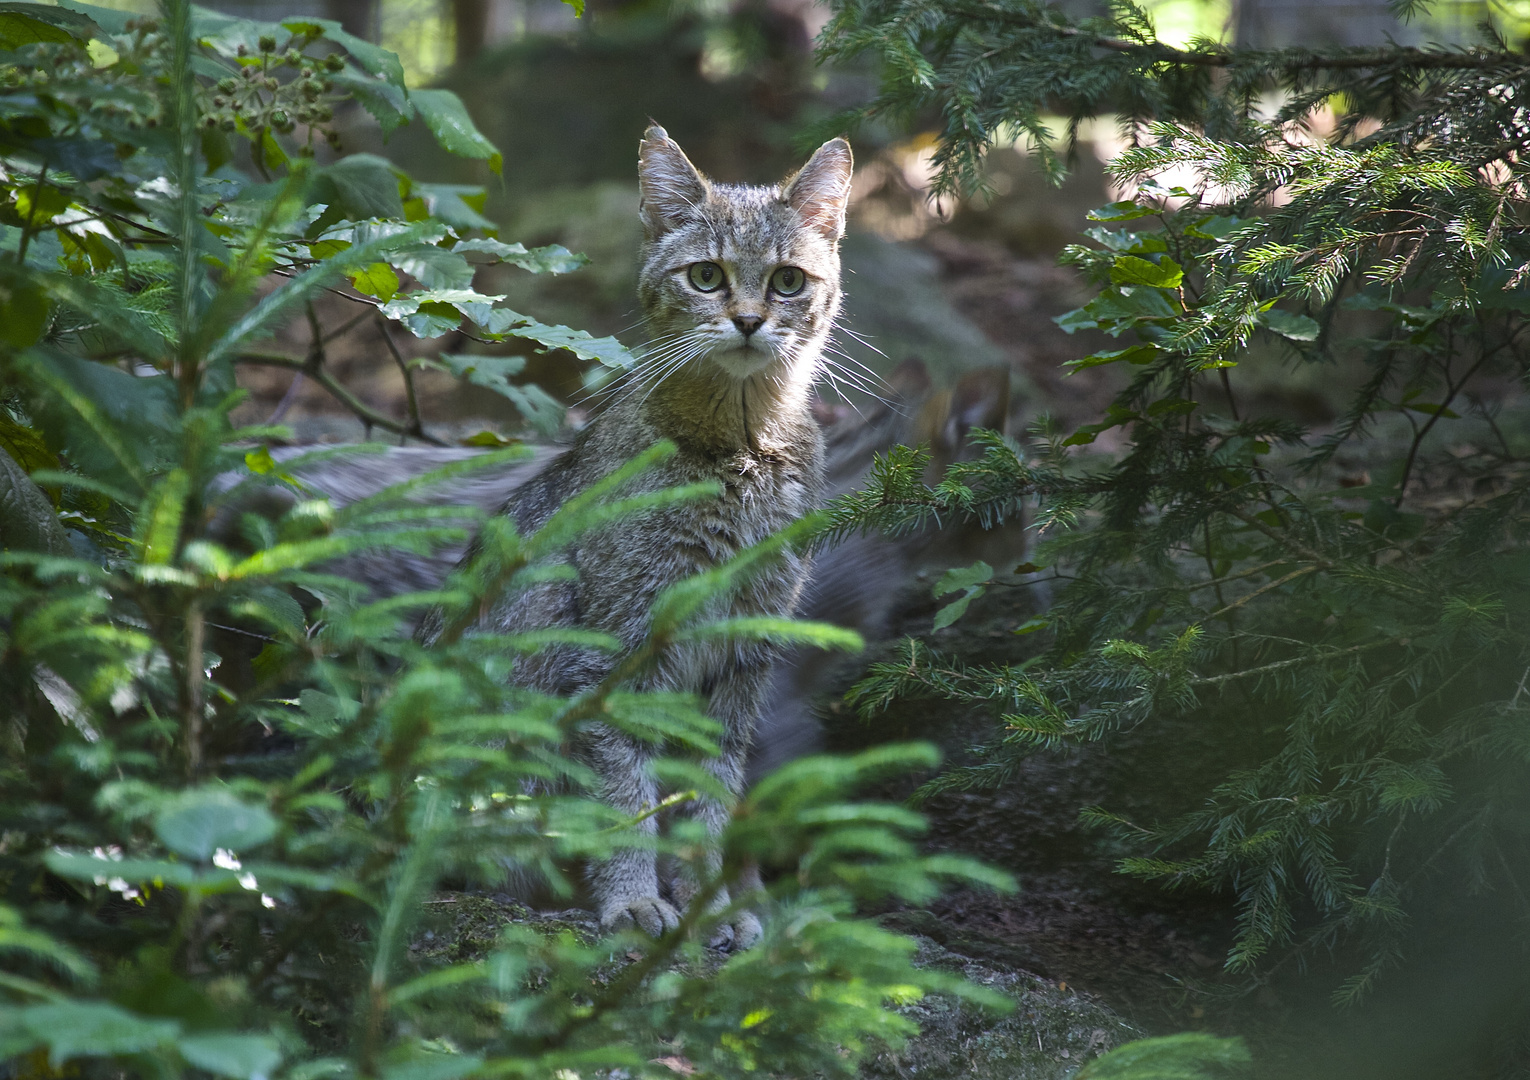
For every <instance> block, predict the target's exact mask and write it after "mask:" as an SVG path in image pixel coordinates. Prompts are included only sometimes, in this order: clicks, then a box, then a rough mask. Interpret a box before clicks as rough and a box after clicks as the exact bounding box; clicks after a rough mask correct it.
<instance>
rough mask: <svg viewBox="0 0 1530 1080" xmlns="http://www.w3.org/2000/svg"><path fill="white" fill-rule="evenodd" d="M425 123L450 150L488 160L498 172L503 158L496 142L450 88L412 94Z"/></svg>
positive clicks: (460, 155) (411, 98) (410, 97)
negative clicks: (480, 128) (491, 139)
mask: <svg viewBox="0 0 1530 1080" xmlns="http://www.w3.org/2000/svg"><path fill="white" fill-rule="evenodd" d="M409 100H410V101H412V102H413V103H414V107H415V109H416V110H417V111H418V112H419V114H420V118H421V119H422V120H424V121H425V126H426V127H428V128H429V129H430V133H431V134H432V135H434V136H435V137H436V142H438V143H440V144H441V148H442V149H443V150H446V151H447V152H448V153H452V154H456V155H458V156H459V157H468V158H478V159H480V160H486V161H488V163H489V168H490V169H492V170H494V171H495V172H499V171H500V169H501V167H502V166H503V158H502V157H501V155H500V152H499V151H498V150H497V149H495V147H494V144H493V143H491V142H490V141H489V140H488V139H486V138H484V137H483V135H482V134H481V133H480V132H479V130H478V127H477V125H475V124H474V123H473V118H472V117H471V116H469V115H468V111H467V106H465V105H463V104H462V99H461V98H459V97H458V96H457V95H456V94H454V93H452V92H451V91H450V90H439V89H437V90H415V91H413V92H412V93H410V95H409Z"/></svg>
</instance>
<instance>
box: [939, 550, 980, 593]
mask: <svg viewBox="0 0 1530 1080" xmlns="http://www.w3.org/2000/svg"><path fill="white" fill-rule="evenodd" d="M992 580H993V567H991V566H989V565H988V564H987V563H986V562H984V561H983V560H981V559H979V560H978V561H977V562H975V563H973V564H972V565H971V566H963V567H958V568H956V569H953V570H947V571H946V572H945V573H944V574H942V575H940V578H939V580H937V581H936V582H935V587H934V588H933V589H931V590H930V592H931V594H932V595H934V596H945V595H946V594H947V593H953V592H956V590H958V589H970V588H971V587H972V586H974V585H981V584H983V583H984V582H988V581H992Z"/></svg>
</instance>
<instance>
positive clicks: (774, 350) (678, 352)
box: [638, 124, 851, 381]
mask: <svg viewBox="0 0 1530 1080" xmlns="http://www.w3.org/2000/svg"><path fill="white" fill-rule="evenodd" d="M850 173H851V158H850V144H849V143H847V142H846V141H845V140H844V139H832V140H830V141H829V142H826V143H824V144H823V145H822V146H820V147H819V148H818V150H817V152H816V153H814V154H813V156H812V158H811V159H809V161H808V163H807V164H806V165H804V166H803V167H802V169H801V171H799V172H798V173H796V174H795V175H793V176H790V177H788V178H787V179H786V180H784V181H782V182H781V183H780V184H778V185H775V186H773V187H751V186H745V185H737V184H719V183H714V182H712V181H710V180H708V179H707V178H706V177H704V176H702V175H701V174H700V173H699V172H697V171H696V167H695V166H694V165H692V164H691V163H690V161H689V160H688V159H687V158H686V156H685V154H684V152H683V151H682V150H681V149H680V147H679V146H678V145H677V144H676V143H675V141H674V140H673V139H671V138H670V137H669V135H668V134H666V133H665V131H664V129H663V128H661V127H659V126H658V125H657V124H655V125H653V126H652V127H650V128H649V129H648V131H647V133H646V134H645V135H644V137H643V141H642V143H641V144H640V146H639V148H638V179H639V183H640V186H641V189H642V204H641V211H640V212H641V214H642V217H643V232H644V241H643V258H642V270H641V273H640V276H639V284H638V292H639V296H640V298H641V299H642V302H643V308H644V311H645V313H646V314H647V316H648V323H649V327H650V329H651V330H652V332H653V334H654V350H653V353H652V356H653V358H654V364H655V367H656V369H657V370H660V371H666V370H669V366H670V365H675V366H676V367H683V366H685V365H686V364H690V363H710V364H712V365H715V366H716V368H718V369H720V370H721V371H723V372H726V373H727V374H729V375H731V376H734V377H736V378H740V379H742V378H747V377H748V376H751V375H755V374H758V373H761V372H766V373H768V374H769V375H770V376H771V377H773V378H777V379H781V378H786V379H792V380H794V381H795V380H796V379H802V378H805V379H809V380H810V379H811V378H813V376H814V372H813V371H812V366H813V365H814V364H815V363H816V361H817V357H818V354H819V351H820V349H821V347H822V346H823V344H824V342H825V341H826V340H827V338H828V336H829V332H830V330H831V329H832V328H833V323H834V317H835V315H837V314H838V312H839V297H840V291H839V239H840V237H841V236H843V235H844V231H845V204H846V203H847V201H848V199H849V195H850Z"/></svg>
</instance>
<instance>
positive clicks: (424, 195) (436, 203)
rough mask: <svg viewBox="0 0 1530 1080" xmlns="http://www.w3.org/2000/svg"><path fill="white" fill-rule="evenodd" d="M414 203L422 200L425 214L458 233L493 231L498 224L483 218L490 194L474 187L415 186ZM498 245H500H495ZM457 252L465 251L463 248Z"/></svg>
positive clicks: (459, 245) (453, 185) (449, 185)
mask: <svg viewBox="0 0 1530 1080" xmlns="http://www.w3.org/2000/svg"><path fill="white" fill-rule="evenodd" d="M410 194H411V202H412V201H413V199H419V200H420V205H421V206H423V208H424V210H425V213H427V214H429V215H430V216H431V217H433V218H435V219H436V220H437V221H440V222H444V223H445V224H447V225H450V226H451V227H452V228H454V229H462V230H467V229H493V228H494V222H493V221H491V220H489V219H488V218H486V217H484V216H483V208H484V204H485V203H486V202H487V201H488V192H486V191H485V190H484V189H483V188H481V187H477V186H475V185H472V184H421V183H419V182H416V183H415V184H414V186H413V189H412V191H411V192H410ZM493 243H498V241H497V240H496V241H493ZM456 250H458V251H463V250H468V251H471V250H473V249H471V248H466V249H464V248H463V247H462V245H461V244H458V245H457V248H456Z"/></svg>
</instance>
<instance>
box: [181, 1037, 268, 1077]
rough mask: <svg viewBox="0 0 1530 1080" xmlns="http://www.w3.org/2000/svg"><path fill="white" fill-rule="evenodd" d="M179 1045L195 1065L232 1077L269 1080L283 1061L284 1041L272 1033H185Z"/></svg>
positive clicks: (194, 1066)
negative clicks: (282, 1043) (271, 1035)
mask: <svg viewBox="0 0 1530 1080" xmlns="http://www.w3.org/2000/svg"><path fill="white" fill-rule="evenodd" d="M176 1048H177V1049H179V1050H180V1052H181V1057H183V1058H185V1059H186V1063H187V1064H188V1065H191V1066H192V1067H193V1068H197V1069H203V1070H205V1071H207V1072H210V1073H213V1074H215V1075H217V1076H227V1077H230V1078H231V1080H269V1078H270V1076H271V1074H272V1073H273V1072H275V1071H276V1068H277V1066H279V1065H280V1064H281V1063H282V1048H281V1044H280V1043H278V1042H277V1041H276V1040H275V1039H273V1038H271V1037H270V1036H269V1035H236V1034H232V1033H228V1034H225V1033H216V1034H204V1035H183V1036H181V1038H180V1039H178V1040H177V1041H176Z"/></svg>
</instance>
